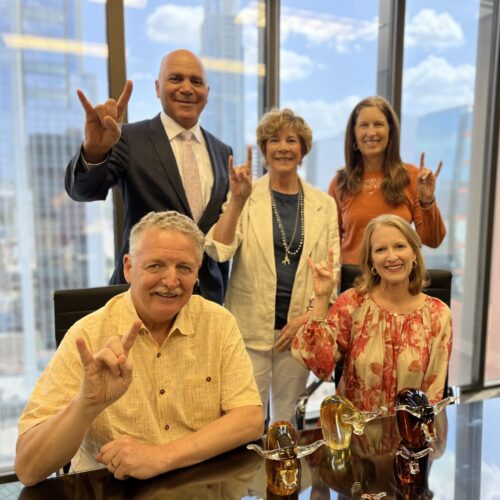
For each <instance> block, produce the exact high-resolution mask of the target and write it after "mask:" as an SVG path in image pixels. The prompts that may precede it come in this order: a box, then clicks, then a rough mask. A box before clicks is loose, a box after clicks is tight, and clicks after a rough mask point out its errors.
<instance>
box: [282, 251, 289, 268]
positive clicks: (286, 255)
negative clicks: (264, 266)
mask: <svg viewBox="0 0 500 500" xmlns="http://www.w3.org/2000/svg"><path fill="white" fill-rule="evenodd" d="M281 263H282V264H283V265H284V266H288V265H290V259H289V258H288V254H287V253H286V254H285V258H284V259H283V260H282V261H281Z"/></svg>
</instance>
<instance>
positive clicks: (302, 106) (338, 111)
mask: <svg viewBox="0 0 500 500" xmlns="http://www.w3.org/2000/svg"><path fill="white" fill-rule="evenodd" d="M360 100H361V97H359V96H356V95H353V96H347V97H345V98H344V99H342V100H340V101H336V102H329V101H325V100H324V99H316V100H311V101H307V100H305V99H299V100H295V101H287V102H285V103H283V107H287V108H291V109H293V110H294V111H295V112H296V113H298V114H299V115H300V116H302V117H304V119H305V120H306V121H307V123H308V124H309V126H310V127H311V128H312V130H313V133H314V140H318V139H324V138H327V137H337V136H339V135H341V136H343V134H344V131H345V125H346V123H347V117H348V116H349V114H350V112H351V111H352V108H354V106H355V105H356V104H357V103H358V102H359V101H360Z"/></svg>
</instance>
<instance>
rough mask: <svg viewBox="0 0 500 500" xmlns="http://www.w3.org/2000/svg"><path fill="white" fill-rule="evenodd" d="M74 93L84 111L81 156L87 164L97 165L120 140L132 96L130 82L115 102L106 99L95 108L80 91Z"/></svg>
mask: <svg viewBox="0 0 500 500" xmlns="http://www.w3.org/2000/svg"><path fill="white" fill-rule="evenodd" d="M76 93H77V94H78V98H79V99H80V102H81V103H82V106H83V109H84V111H85V139H84V141H83V155H84V157H85V160H86V161H88V162H89V163H99V162H101V161H103V160H104V159H105V158H106V155H107V154H108V152H109V150H110V149H111V148H112V147H113V146H114V145H115V144H116V143H117V142H118V140H119V139H120V135H121V132H122V123H123V114H124V112H125V109H126V107H127V104H128V101H129V99H130V96H131V95H132V82H131V81H130V80H127V82H126V83H125V87H124V88H123V92H122V93H121V95H120V97H119V98H118V100H117V101H115V99H108V100H107V101H106V102H105V103H104V104H98V105H97V106H95V107H94V106H92V104H91V103H90V102H89V100H88V99H87V97H86V96H85V94H84V93H83V91H82V90H80V89H77V91H76Z"/></svg>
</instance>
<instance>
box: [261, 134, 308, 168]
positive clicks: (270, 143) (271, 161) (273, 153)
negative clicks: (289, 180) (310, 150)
mask: <svg viewBox="0 0 500 500" xmlns="http://www.w3.org/2000/svg"><path fill="white" fill-rule="evenodd" d="M266 162H267V164H268V165H269V169H270V171H271V173H272V174H277V175H289V174H295V173H296V172H297V167H298V166H299V165H300V163H301V162H302V144H301V141H300V137H299V135H298V134H297V133H296V132H295V131H294V130H293V129H291V128H283V129H281V130H280V131H279V132H278V133H277V134H276V135H273V136H271V137H270V138H269V139H268V140H267V142H266Z"/></svg>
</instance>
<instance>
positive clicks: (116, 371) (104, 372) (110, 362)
mask: <svg viewBox="0 0 500 500" xmlns="http://www.w3.org/2000/svg"><path fill="white" fill-rule="evenodd" d="M141 327H142V322H141V321H140V320H136V321H134V323H133V324H132V327H131V328H130V330H129V332H128V333H127V335H125V336H124V337H122V338H120V337H118V336H115V337H111V338H110V339H109V340H108V341H107V342H106V345H105V346H104V348H103V349H101V350H100V351H99V352H98V353H97V354H95V355H93V354H92V353H91V352H90V351H89V349H88V347H87V344H86V343H85V340H84V339H83V338H82V337H78V338H77V339H76V346H77V348H78V352H79V354H80V359H81V360H82V365H83V370H84V376H83V382H82V387H81V389H80V398H81V399H82V401H85V402H87V403H89V404H90V405H92V406H96V405H97V406H102V407H103V409H104V408H106V407H107V406H109V405H110V404H112V403H114V402H115V401H116V400H118V399H119V398H120V397H121V396H122V395H123V394H125V392H126V391H127V389H128V387H129V385H130V383H131V382H132V363H131V362H130V360H129V359H128V354H129V352H130V349H131V348H132V346H133V345H134V342H135V339H136V338H137V335H138V333H139V330H140V329H141Z"/></svg>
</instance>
